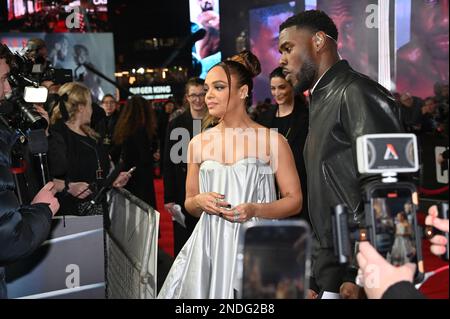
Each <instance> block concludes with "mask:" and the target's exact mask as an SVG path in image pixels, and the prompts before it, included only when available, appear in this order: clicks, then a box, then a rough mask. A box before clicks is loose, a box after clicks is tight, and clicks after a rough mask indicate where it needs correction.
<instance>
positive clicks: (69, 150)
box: [50, 82, 129, 215]
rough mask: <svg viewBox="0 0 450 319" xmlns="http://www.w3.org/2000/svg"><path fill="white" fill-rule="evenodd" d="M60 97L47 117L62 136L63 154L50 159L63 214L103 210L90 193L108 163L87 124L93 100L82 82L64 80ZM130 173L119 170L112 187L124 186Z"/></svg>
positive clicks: (59, 92)
mask: <svg viewBox="0 0 450 319" xmlns="http://www.w3.org/2000/svg"><path fill="white" fill-rule="evenodd" d="M58 94H59V100H58V104H57V105H56V106H55V108H54V111H53V114H52V117H51V119H50V124H51V125H52V126H51V131H53V132H57V133H59V134H60V135H61V136H62V140H63V142H62V143H61V145H59V147H60V148H61V151H62V153H63V154H65V156H63V157H62V158H58V159H54V160H53V161H52V160H51V162H50V166H51V167H52V171H53V174H54V176H53V177H54V182H55V186H56V189H57V190H58V192H59V193H58V196H57V197H58V199H59V201H60V204H61V209H60V214H63V215H95V214H102V213H103V212H104V207H103V206H102V205H101V204H98V205H94V206H92V205H90V204H89V200H90V199H91V196H92V195H93V193H94V192H95V191H96V188H99V187H101V186H102V185H103V182H104V179H105V178H106V176H107V175H108V174H109V171H110V168H111V165H110V160H109V158H108V153H107V149H106V148H105V147H104V146H103V145H102V144H101V142H100V141H99V135H98V134H97V133H96V132H95V131H94V130H93V129H92V128H91V127H90V119H91V115H92V100H91V93H90V91H89V89H88V88H87V87H86V86H84V85H83V84H81V83H77V82H71V83H66V84H64V85H63V86H61V88H60V89H59V91H58ZM128 179H129V174H128V173H126V172H121V173H120V175H119V177H117V179H116V180H115V181H114V183H113V186H114V187H123V186H125V185H126V183H127V182H128Z"/></svg>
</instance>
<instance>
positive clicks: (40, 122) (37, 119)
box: [20, 103, 48, 130]
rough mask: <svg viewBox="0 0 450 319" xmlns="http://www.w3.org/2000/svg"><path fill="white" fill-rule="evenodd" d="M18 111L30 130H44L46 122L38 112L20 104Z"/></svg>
mask: <svg viewBox="0 0 450 319" xmlns="http://www.w3.org/2000/svg"><path fill="white" fill-rule="evenodd" d="M20 111H21V112H22V115H23V117H24V118H25V120H26V121H27V122H28V124H29V125H28V127H29V128H30V129H32V130H38V129H46V128H47V126H48V122H47V120H46V119H44V118H43V117H42V116H41V115H40V114H39V113H38V112H36V111H35V110H34V109H33V108H32V106H28V105H25V104H23V103H21V105H20Z"/></svg>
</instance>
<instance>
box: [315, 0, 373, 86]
mask: <svg viewBox="0 0 450 319" xmlns="http://www.w3.org/2000/svg"><path fill="white" fill-rule="evenodd" d="M307 2H316V3H317V9H318V10H322V11H324V12H326V13H327V14H328V15H329V16H330V18H331V19H333V21H334V23H335V24H336V27H337V29H338V34H339V35H338V39H337V46H338V52H339V54H340V56H341V58H342V59H345V60H347V61H348V62H349V63H350V66H351V67H352V68H353V69H354V70H356V71H358V72H360V73H363V74H365V75H367V76H369V77H370V78H372V79H373V80H375V81H376V80H377V79H378V28H377V25H376V24H371V23H370V19H368V18H370V17H369V15H370V14H371V12H373V9H372V7H373V5H374V3H376V2H377V1H373V0H361V1H348V0H317V1H308V0H307Z"/></svg>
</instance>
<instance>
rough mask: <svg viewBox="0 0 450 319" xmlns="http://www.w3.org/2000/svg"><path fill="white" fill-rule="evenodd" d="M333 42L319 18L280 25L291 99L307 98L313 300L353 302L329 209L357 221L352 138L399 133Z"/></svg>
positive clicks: (381, 101)
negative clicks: (345, 211)
mask: <svg viewBox="0 0 450 319" xmlns="http://www.w3.org/2000/svg"><path fill="white" fill-rule="evenodd" d="M337 43H338V31H337V28H336V25H335V23H334V22H333V20H331V18H330V17H329V16H327V15H326V14H325V13H324V12H322V11H316V10H311V11H305V12H302V13H299V14H297V15H295V16H293V17H291V18H289V19H288V20H286V21H285V22H284V23H283V24H281V26H280V38H279V49H280V52H281V59H280V64H281V66H282V67H283V70H284V73H285V74H286V76H287V77H286V79H287V80H288V81H290V82H291V83H292V84H293V85H294V88H295V89H296V91H297V93H302V92H304V91H309V92H310V101H311V102H310V107H309V123H310V124H309V127H310V128H309V133H308V137H307V142H306V146H305V150H304V152H303V154H304V158H305V164H306V172H307V177H308V178H307V180H308V204H309V205H308V208H309V215H310V219H311V224H312V227H313V230H314V233H315V235H316V238H317V239H318V241H319V245H318V248H317V249H316V251H315V258H314V260H313V266H312V271H313V278H314V279H315V283H316V284H317V288H316V289H317V290H319V291H316V293H317V292H325V291H327V292H333V293H340V296H341V297H343V298H357V297H358V288H357V286H356V285H355V284H354V280H355V276H356V269H346V268H345V267H342V266H341V265H339V263H338V261H337V259H336V257H335V256H334V251H333V236H332V228H331V213H330V209H331V208H332V207H335V206H336V205H338V204H345V205H347V207H348V208H349V211H350V212H351V213H352V217H353V221H354V222H355V223H359V222H361V221H362V217H363V211H364V205H363V202H362V199H361V187H363V186H364V185H365V184H366V182H367V181H365V180H362V179H361V176H359V174H358V173H357V172H358V170H357V166H356V163H357V160H356V139H357V138H358V137H359V136H361V135H366V134H376V133H399V132H402V128H401V125H400V124H399V121H398V118H397V117H396V114H397V112H396V108H397V105H396V102H395V100H394V98H393V97H392V95H391V94H390V93H389V92H388V91H387V90H386V89H385V88H383V87H382V86H381V85H379V84H378V83H376V82H375V81H373V80H371V79H370V78H368V77H367V76H365V75H363V74H360V73H357V72H356V71H354V70H353V69H352V68H351V67H350V65H349V64H348V62H347V61H345V60H341V59H340V57H339V54H338V51H337ZM312 295H313V294H312Z"/></svg>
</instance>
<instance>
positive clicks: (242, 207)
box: [0, 10, 448, 299]
mask: <svg viewBox="0 0 450 319" xmlns="http://www.w3.org/2000/svg"><path fill="white" fill-rule="evenodd" d="M337 43H338V31H337V28H336V25H335V23H334V22H333V20H332V19H331V18H330V17H329V16H327V15H326V14H325V13H324V12H322V11H316V10H311V11H305V12H302V13H299V14H297V15H295V16H293V17H290V18H288V19H287V20H286V21H284V22H283V23H282V24H281V25H280V36H279V50H280V52H281V59H280V67H277V68H275V69H274V70H273V71H272V72H271V74H270V86H269V87H268V88H267V89H268V91H270V92H271V95H272V98H273V99H274V101H275V104H274V105H272V104H271V103H265V105H264V104H262V106H259V107H257V108H256V111H255V109H253V112H252V108H250V105H251V96H252V90H253V79H254V77H255V76H257V75H258V74H259V73H260V72H261V65H260V62H259V60H258V57H257V56H255V55H254V54H253V53H251V52H250V51H243V52H241V53H239V54H237V55H235V56H232V57H230V58H228V59H225V60H224V61H222V62H220V63H219V64H217V65H215V66H214V67H213V68H211V69H210V70H209V71H208V73H207V75H206V79H205V80H202V79H199V78H191V79H189V80H188V81H187V83H186V87H185V94H184V97H183V104H182V105H181V106H177V103H176V102H175V101H174V100H169V101H167V102H165V103H164V104H163V105H162V107H156V104H155V103H153V104H151V103H149V102H148V101H147V100H145V99H144V98H142V97H140V96H132V97H131V98H129V99H128V100H127V101H126V103H125V105H123V106H120V104H119V103H118V101H117V100H116V97H115V95H114V94H106V95H104V96H103V98H102V100H101V103H100V105H96V104H95V103H93V102H92V97H91V94H92V92H91V90H90V89H89V88H88V87H86V86H85V85H84V84H81V83H78V82H71V83H66V84H64V85H62V86H59V87H56V88H55V86H54V84H53V83H49V84H48V85H49V87H52V89H53V90H54V91H55V92H57V94H56V97H55V98H54V103H52V105H46V106H45V107H44V106H43V105H35V106H34V108H35V110H36V111H37V112H38V113H39V114H41V116H43V117H44V118H46V119H47V121H48V123H49V127H48V128H47V129H46V136H47V138H48V141H49V151H48V154H47V155H48V159H49V172H50V174H49V175H50V182H49V184H47V185H45V186H43V188H42V189H41V191H39V192H38V193H37V194H33V195H35V197H34V200H33V201H32V202H31V205H30V206H20V205H19V204H18V203H17V201H16V200H14V199H13V197H14V196H13V194H12V190H13V188H14V185H13V183H12V177H11V174H10V172H9V167H10V160H9V148H10V146H11V145H12V137H11V136H12V135H11V132H9V131H8V129H7V128H6V127H3V126H4V124H1V125H2V127H1V129H0V146H1V149H0V150H1V153H0V155H1V157H0V169H1V170H0V172H2V174H1V181H2V182H1V184H0V187H1V188H0V197H1V198H2V204H1V206H0V242H1V243H2V244H1V246H0V252H1V253H0V266H3V265H5V264H7V263H9V262H11V261H12V260H17V259H19V258H20V257H22V256H24V255H25V254H27V253H29V252H30V251H32V250H33V249H35V248H36V247H37V246H38V245H39V244H40V243H41V242H42V241H43V240H44V239H45V238H46V236H47V234H48V231H49V227H50V220H51V217H52V216H53V215H55V214H60V215H78V216H86V215H96V214H105V212H106V211H107V207H106V206H107V203H106V199H103V200H102V201H100V202H99V203H96V204H95V205H92V204H91V203H90V200H91V199H92V197H93V196H95V194H96V191H97V190H98V189H99V188H101V187H102V186H104V184H103V183H104V181H105V179H106V177H107V176H108V174H109V172H111V170H112V169H113V168H114V167H118V168H119V169H120V170H121V173H120V174H119V175H118V177H117V179H116V180H115V181H114V183H113V185H112V186H113V187H117V188H121V187H125V188H126V189H128V190H129V191H130V192H132V193H133V194H134V195H136V196H137V197H138V198H140V199H141V200H143V201H144V202H146V203H148V204H149V205H150V206H152V207H155V208H156V199H155V189H154V184H153V182H154V179H155V178H157V177H159V176H158V175H162V177H163V179H164V204H165V205H164V206H165V208H166V209H167V210H168V211H169V212H171V213H172V214H173V215H174V237H175V238H174V246H175V259H174V260H173V264H172V260H170V261H169V262H167V259H170V258H168V256H158V257H159V259H166V261H165V262H164V265H165V268H164V267H161V268H160V269H158V272H159V273H158V290H159V295H158V298H183V299H184V298H234V297H235V296H236V291H237V290H238V289H239V287H238V286H237V285H236V281H235V276H236V271H237V249H238V244H239V230H240V228H241V226H242V224H243V223H245V222H248V221H257V220H261V219H285V218H299V219H303V220H305V221H306V222H307V223H308V224H309V225H310V226H311V228H312V230H313V233H314V236H313V238H312V240H313V242H314V243H313V247H314V253H313V261H312V262H313V264H312V265H313V266H312V276H311V283H310V291H309V294H308V296H309V297H310V298H315V297H317V296H318V295H319V293H321V292H324V291H328V292H334V293H338V294H340V296H341V297H343V298H358V297H359V296H360V295H361V288H360V287H359V286H358V285H357V284H356V278H357V272H356V270H355V269H354V268H350V267H346V266H343V265H341V264H339V262H338V261H337V259H336V256H335V255H334V249H333V245H334V243H333V238H332V230H331V227H332V226H331V215H330V207H334V206H335V205H337V204H341V203H344V204H346V205H347V207H348V208H349V210H350V212H351V214H352V218H353V219H354V220H361V219H362V218H363V217H362V216H363V209H364V208H363V205H361V203H362V198H361V195H360V194H361V191H360V190H361V188H362V187H363V186H364V185H365V184H367V183H368V180H365V179H364V178H361V176H359V174H358V173H357V170H356V168H355V163H356V158H355V156H356V155H355V152H354V150H355V148H356V146H355V145H356V139H357V137H358V136H361V135H365V134H373V133H401V132H405V131H407V132H413V133H416V134H430V133H431V134H446V135H447V136H448V84H446V83H439V84H437V85H436V87H435V88H436V90H435V96H434V97H429V98H426V99H425V100H423V101H422V100H421V99H419V98H417V97H414V96H413V95H411V94H410V93H403V92H402V93H395V94H393V95H392V94H391V93H390V92H388V91H387V90H386V89H385V88H384V87H382V86H381V85H379V84H378V83H377V82H375V81H373V80H371V79H370V78H368V77H367V76H365V75H363V74H360V73H358V72H356V71H354V70H353V69H352V67H351V66H350V65H349V63H348V62H347V61H345V60H342V59H341V58H340V56H339V53H338V44H337ZM11 59H12V57H11V55H10V54H9V53H8V50H7V48H6V47H3V46H2V47H1V48H0V80H1V82H0V85H1V86H0V100H2V99H3V98H4V97H5V96H6V95H8V93H10V91H11V87H10V85H9V82H8V74H9V72H10V68H11V66H12V64H11ZM304 92H307V93H308V94H307V96H305V95H304ZM394 97H395V98H394ZM0 111H1V110H0ZM273 129H276V130H273ZM442 156H443V157H445V156H447V160H448V152H447V154H446V155H445V154H442ZM158 165H159V167H160V172H159V173H156V174H155V167H156V166H158ZM131 168H135V172H134V173H133V174H131V173H130V171H131ZM3 197H5V200H6V199H8V203H7V204H5V205H4V204H3V202H4V201H3ZM5 202H6V201H5ZM45 203H48V205H47V204H45ZM177 207H180V210H177ZM10 212H12V213H10ZM179 213H181V216H182V218H181V220H180V219H178V218H175V217H176V216H175V215H177V214H179ZM3 216H6V217H5V218H3ZM398 218H399V220H401V216H399V217H398ZM18 224H22V225H26V226H27V227H21V228H20V229H21V230H22V232H23V233H22V234H19V236H17V235H14V236H12V235H11V236H9V234H11V233H13V231H12V229H14V227H16V226H17V225H18ZM427 224H429V225H434V226H435V227H437V228H439V229H441V230H443V231H446V232H448V220H447V221H446V222H445V221H442V220H440V219H439V218H437V215H436V211H435V209H434V208H433V209H431V210H430V216H429V218H428V219H427ZM8 236H9V237H8ZM442 238H443V237H442V236H441V237H435V238H433V240H432V242H433V244H435V245H436V246H433V247H432V250H433V252H435V253H442V246H443V245H445V242H444V241H443V239H442ZM357 259H358V262H359V265H360V267H361V268H360V276H362V277H363V279H364V278H366V277H367V276H370V271H368V270H367V269H368V268H367V266H368V265H370V264H372V263H374V264H376V265H379V267H380V268H381V269H386V272H384V271H383V273H382V274H383V276H382V277H383V280H382V285H381V286H380V287H377V288H376V289H373V287H369V286H367V285H366V286H364V287H365V291H366V293H367V296H368V297H372V298H380V297H399V295H398V293H399V291H400V293H401V292H402V291H408V292H409V293H410V296H415V297H421V296H419V295H417V294H416V292H414V291H413V292H411V290H410V289H411V287H410V286H408V284H406V286H405V281H406V282H412V280H413V274H414V271H413V270H414V269H413V267H412V266H411V265H410V264H406V265H404V266H402V267H399V268H394V267H393V266H392V265H390V264H389V263H388V262H387V261H386V260H384V258H383V257H381V256H380V255H379V254H378V253H377V252H376V250H374V249H373V247H372V246H371V245H370V244H369V243H364V244H361V245H360V253H359V254H358V257H357ZM171 264H172V265H171ZM366 270H367V271H366ZM3 277H4V275H3V271H2V268H0V284H1V283H2V282H3V279H4V278H3ZM399 285H400V286H399ZM392 286H395V287H394V288H392ZM3 289H4V288H3V286H1V287H0V297H4V296H6V292H5V291H4V290H3Z"/></svg>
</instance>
